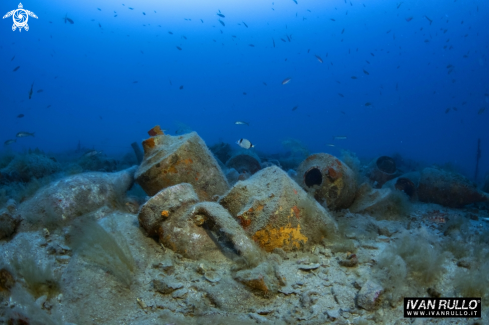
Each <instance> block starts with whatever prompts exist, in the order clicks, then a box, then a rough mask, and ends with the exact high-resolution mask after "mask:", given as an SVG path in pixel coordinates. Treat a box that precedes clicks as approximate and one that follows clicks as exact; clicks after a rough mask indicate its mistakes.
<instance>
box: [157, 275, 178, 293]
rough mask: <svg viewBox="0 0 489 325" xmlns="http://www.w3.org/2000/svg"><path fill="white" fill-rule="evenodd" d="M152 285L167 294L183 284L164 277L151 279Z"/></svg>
mask: <svg viewBox="0 0 489 325" xmlns="http://www.w3.org/2000/svg"><path fill="white" fill-rule="evenodd" d="M153 287H154V288H155V290H156V291H158V292H160V293H163V294H169V293H172V292H173V291H175V290H177V289H181V288H183V284H182V283H180V282H176V281H175V280H174V279H170V278H164V279H155V280H153Z"/></svg>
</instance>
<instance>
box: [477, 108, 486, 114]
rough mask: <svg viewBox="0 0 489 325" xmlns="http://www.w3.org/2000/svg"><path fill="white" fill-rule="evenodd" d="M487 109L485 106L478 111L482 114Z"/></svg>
mask: <svg viewBox="0 0 489 325" xmlns="http://www.w3.org/2000/svg"><path fill="white" fill-rule="evenodd" d="M485 110H486V108H485V107H482V108H481V109H480V110H479V111H478V112H477V114H479V115H480V114H482V113H484V111H485Z"/></svg>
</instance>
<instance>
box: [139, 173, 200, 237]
mask: <svg viewBox="0 0 489 325" xmlns="http://www.w3.org/2000/svg"><path fill="white" fill-rule="evenodd" d="M197 202H199V198H198V197H197V194H196V193H195V191H194V189H193V187H192V185H190V184H187V183H182V184H178V185H174V186H170V187H167V188H165V189H163V190H161V191H159V192H158V193H156V194H155V195H154V196H153V197H151V198H150V199H149V200H148V201H147V202H146V203H145V204H144V205H143V206H142V207H141V209H140V211H139V214H138V220H139V224H140V225H141V227H143V228H144V230H146V232H147V234H148V236H150V237H154V236H157V235H158V229H159V227H160V225H161V223H162V222H163V221H164V220H166V219H167V218H169V217H170V215H171V216H172V217H176V216H180V215H182V214H183V213H185V211H186V210H187V209H188V207H190V206H191V205H193V204H195V203H197Z"/></svg>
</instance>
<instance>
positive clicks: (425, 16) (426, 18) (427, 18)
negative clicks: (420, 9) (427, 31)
mask: <svg viewBox="0 0 489 325" xmlns="http://www.w3.org/2000/svg"><path fill="white" fill-rule="evenodd" d="M424 18H426V19H428V21H429V22H430V25H431V23H432V22H433V20H431V19H429V18H428V16H426V15H425V16H424Z"/></svg>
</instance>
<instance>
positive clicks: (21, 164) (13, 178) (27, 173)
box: [0, 150, 61, 184]
mask: <svg viewBox="0 0 489 325" xmlns="http://www.w3.org/2000/svg"><path fill="white" fill-rule="evenodd" d="M60 170H61V166H60V164H59V163H57V162H55V161H54V160H53V159H51V158H49V157H47V156H46V155H45V154H44V153H42V152H41V151H40V150H34V151H31V152H30V153H28V154H23V155H17V156H16V157H15V158H14V159H13V160H12V161H11V162H10V163H9V164H8V166H7V167H5V168H3V169H2V170H1V171H0V175H1V176H0V184H2V183H8V182H24V183H27V182H29V181H31V180H33V179H40V178H43V177H45V176H48V175H51V174H54V173H56V172H58V171H60Z"/></svg>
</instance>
